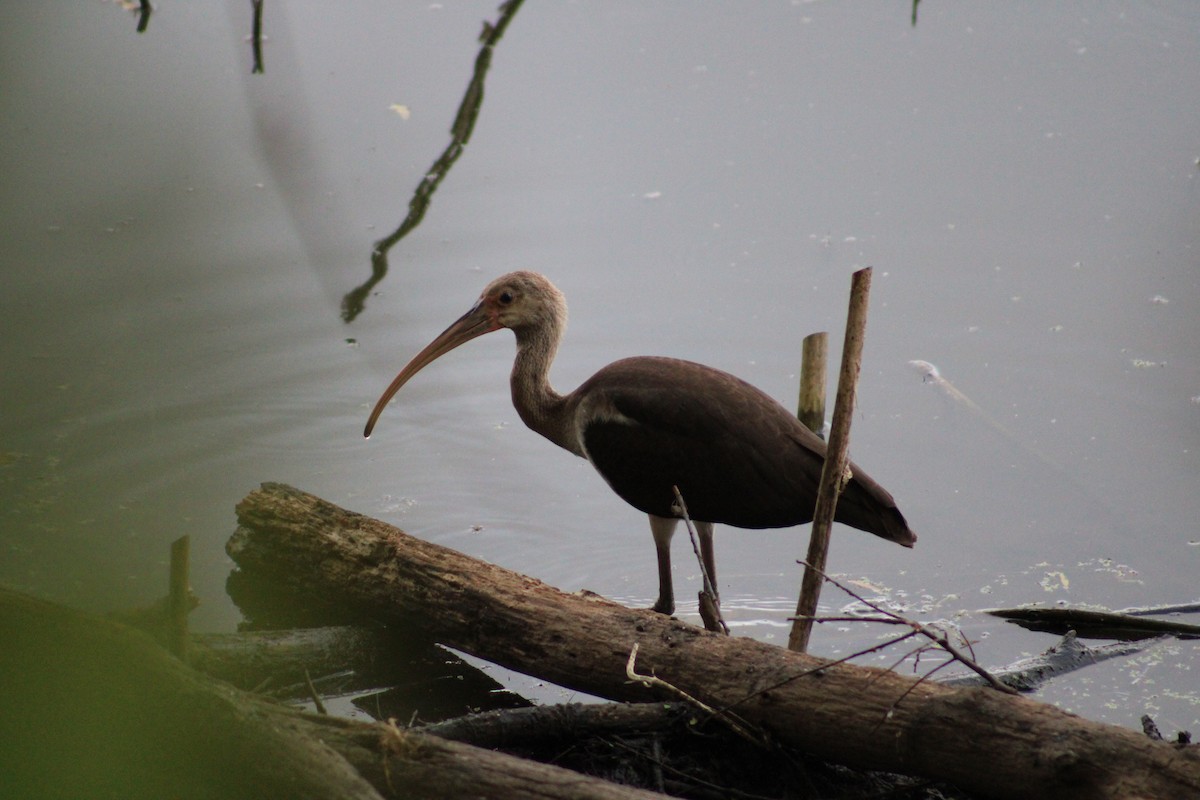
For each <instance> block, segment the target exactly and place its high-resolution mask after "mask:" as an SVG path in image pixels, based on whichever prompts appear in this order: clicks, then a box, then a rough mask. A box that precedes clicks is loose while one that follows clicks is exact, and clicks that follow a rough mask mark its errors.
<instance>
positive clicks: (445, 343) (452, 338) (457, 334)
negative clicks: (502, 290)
mask: <svg viewBox="0 0 1200 800" xmlns="http://www.w3.org/2000/svg"><path fill="white" fill-rule="evenodd" d="M499 328H500V326H499V325H498V324H496V323H495V322H493V321H492V320H491V319H489V315H488V314H487V312H486V311H485V310H484V308H483V303H482V301H481V302H479V303H476V304H475V305H474V306H472V308H471V310H470V311H468V312H467V313H466V314H463V315H462V316H461V317H459V318H458V320H457V321H456V322H455V323H454V324H453V325H451V326H450V327H449V328H446V330H444V331H442V332H441V334H439V335H438V337H437V338H436V339H434V340H433V341H432V342H430V343H429V344H427V345H425V349H424V350H422V351H421V352H419V353H417V354H416V355H415V356H413V359H412V361H410V362H408V365H407V366H405V367H404V369H402V370H400V374H399V375H397V376H396V379H395V380H393V381H392V383H391V385H390V386H388V387H387V389H385V390H384V392H383V394H382V395H381V396H380V398H379V402H377V403H376V404H375V408H374V410H372V411H371V416H370V418H369V419H368V420H367V427H366V428H364V429H363V436H364V437H367V436H370V435H371V431H372V430H373V429H374V428H375V423H376V422H377V421H378V420H379V415H380V414H382V413H383V409H384V408H386V407H387V404H388V402H389V401H390V400H391V399H392V397H393V396H394V395H395V394H396V392H398V391H400V387H402V386H403V385H404V384H406V383H408V380H409V378H411V377H412V376H413V375H416V374H417V373H418V372H420V371H421V370H422V369H423V368H424V367H425V366H427V365H428V364H430V363H431V362H433V361H435V360H437V359H438V358H439V357H440V356H443V355H445V354H446V353H449V352H450V351H451V350H453V349H454V348H456V347H458V346H459V345H460V344H465V343H466V342H469V341H471V340H472V339H474V338H475V337H477V336H482V335H483V334H485V333H491V332H492V331H494V330H499Z"/></svg>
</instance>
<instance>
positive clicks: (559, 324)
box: [363, 272, 917, 614]
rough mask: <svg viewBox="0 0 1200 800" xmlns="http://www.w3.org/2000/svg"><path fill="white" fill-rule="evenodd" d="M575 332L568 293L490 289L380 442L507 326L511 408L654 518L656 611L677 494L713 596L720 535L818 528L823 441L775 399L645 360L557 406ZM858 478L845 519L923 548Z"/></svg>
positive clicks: (514, 285) (702, 369)
mask: <svg viewBox="0 0 1200 800" xmlns="http://www.w3.org/2000/svg"><path fill="white" fill-rule="evenodd" d="M566 324H567V303H566V300H565V299H564V298H563V296H562V293H561V292H559V290H558V289H557V288H556V287H555V286H554V284H552V283H551V282H550V281H549V280H547V279H546V278H545V277H544V276H542V275H539V274H537V273H535V272H512V273H509V274H508V275H504V276H503V277H500V278H497V279H496V280H494V281H492V282H491V283H490V284H488V286H487V288H486V289H484V290H483V294H482V295H480V297H479V300H478V301H476V303H475V305H473V306H472V307H471V310H470V311H468V312H467V313H466V314H464V315H463V316H462V317H460V318H459V319H458V321H457V322H455V323H454V324H453V325H451V326H450V327H449V328H447V329H446V330H445V331H443V332H442V333H441V335H440V336H438V337H437V338H436V339H434V340H433V341H432V342H430V343H429V344H428V345H427V346H426V347H425V349H424V350H422V351H421V352H419V353H417V355H416V356H415V357H414V358H413V360H412V361H410V362H409V363H408V366H406V367H405V368H404V369H402V370H401V371H400V374H399V375H397V376H396V379H395V380H393V381H392V383H391V385H390V386H388V388H387V390H386V391H384V393H383V395H382V396H381V397H380V398H379V402H378V403H376V404H375V408H374V410H373V411H372V412H371V417H370V419H368V420H367V427H366V429H365V430H364V431H363V435H364V436H370V435H371V430H372V429H373V428H374V427H375V422H376V420H378V419H379V415H380V414H381V413H382V412H383V409H384V407H385V406H387V404H388V401H389V400H391V399H392V396H393V395H395V394H396V392H397V391H399V390H400V387H401V386H403V385H404V384H405V383H407V382H408V380H409V379H410V378H411V377H412V376H413V375H415V374H417V372H419V371H420V370H421V369H422V368H423V367H425V366H426V365H427V364H429V363H430V362H432V361H434V360H435V359H437V358H438V357H439V356H441V355H444V354H445V353H448V352H450V351H451V350H453V349H454V348H456V347H458V346H459V345H460V344H463V343H464V342H468V341H470V340H471V339H474V338H476V337H477V336H482V335H483V334H485V333H490V332H492V331H496V330H500V329H501V328H509V329H510V330H512V332H513V333H514V334H516V337H517V357H516V360H515V361H514V362H513V369H512V376H511V381H510V382H511V386H512V399H513V405H514V406H516V409H517V413H518V414H520V416H521V419H522V420H523V421H524V422H525V424H526V425H527V426H529V427H530V428H532V429H533V430H534V431H537V432H538V433H540V434H541V435H542V436H545V437H546V438H547V439H549V440H550V441H552V442H554V443H555V444H556V445H558V446H559V447H561V448H563V449H565V450H569V451H571V452H572V453H574V454H575V455H577V456H580V457H582V458H586V459H587V460H588V461H590V462H592V466H594V467H595V468H596V470H597V471H599V473H600V474H601V475H602V476H603V477H604V479H605V480H606V481H608V484H609V486H611V487H612V488H613V491H615V492H616V493H617V494H618V495H620V496H621V497H622V498H623V499H624V500H625V501H626V502H627V503H629V504H630V505H632V506H633V507H634V508H637V509H638V510H640V511H643V512H645V513H646V514H649V515H650V530H651V533H652V534H653V536H654V544H655V548H656V549H657V551H658V601H657V602H655V604H654V610H655V611H659V612H662V613H664V614H670V613H672V612H673V611H674V610H675V597H674V590H673V588H672V584H671V555H670V543H671V535H672V533H674V530H675V526H676V524H677V523H678V521H679V513H678V511H677V510H676V507H675V494H674V490H673V488H672V487H674V486H678V487H679V491H680V494H681V495H682V496H683V499H684V502H685V503H687V506H688V512H689V516H690V517H691V518H692V520H693V521H694V522H695V523H696V529H697V532H698V533H699V536H700V545H701V555H702V557H703V559H704V567H705V569H706V570H707V571H708V574H709V578H710V580H711V581H712V585H713V586H714V587H715V586H716V585H717V584H716V568H715V566H716V565H715V559H714V556H713V541H712V526H713V523H717V522H721V523H725V524H728V525H733V526H735V527H738V528H782V527H787V526H790V525H800V524H803V523H805V522H810V521H811V520H812V517H813V506H814V504H815V502H816V495H817V483H818V481H819V480H820V476H821V468H822V466H823V464H824V461H825V443H824V442H823V441H822V440H821V439H820V438H819V437H818V436H816V435H815V434H814V433H812V432H811V431H810V430H809V429H808V428H806V427H805V426H804V425H802V424H801V423H800V422H799V421H798V420H797V419H796V417H795V416H794V415H792V414H791V413H789V412H788V411H787V410H786V409H784V408H783V406H781V405H779V403H777V402H775V401H774V400H773V399H771V398H770V397H769V396H767V395H766V394H765V393H763V392H761V391H759V390H758V389H756V388H755V387H753V386H751V385H750V384H748V383H746V382H745V381H742V380H740V379H739V378H735V377H734V376H732V375H730V374H728V373H725V372H721V371H720V370H716V369H713V368H712V367H706V366H703V365H701V364H696V363H693V362H691V361H681V360H678V359H673V358H657V357H650V356H642V357H637V358H626V359H623V360H621V361H617V362H615V363H612V364H609V365H608V366H607V367H604V368H603V369H601V370H600V371H599V372H597V373H596V374H595V375H593V376H592V377H591V378H589V379H588V380H587V381H586V382H585V383H584V384H583V385H582V386H580V387H579V388H578V389H576V390H575V391H573V392H571V393H570V394H567V395H560V394H559V393H558V392H556V391H554V389H553V388H552V387H551V386H550V380H549V377H548V374H549V372H550V363H551V362H552V361H553V360H554V354H555V353H556V352H557V350H558V344H559V341H560V340H561V339H562V335H563V330H564V329H565V328H566ZM851 470H852V473H853V477H852V478H851V480H850V481H849V483H848V484H847V485H846V488H845V490H844V491H843V493H842V495H841V498H840V500H839V501H838V505H837V515H836V519H837V521H838V522H842V523H845V524H847V525H850V526H852V527H855V528H858V529H860V530H864V531H867V532H868V533H873V534H875V535H876V536H880V537H882V538H884V539H889V540H891V541H893V542H896V543H897V544H901V545H904V546H905V547H912V546H913V544H914V543H915V542H916V540H917V537H916V534H914V533H913V532H912V531H911V530H909V527H908V523H907V522H905V520H904V516H903V515H902V514H901V513H900V511H899V509H897V508H896V502H895V501H894V500H893V499H892V496H891V495H890V494H888V493H887V491H885V490H884V488H883V487H882V486H880V485H879V484H877V483H876V482H875V481H873V480H871V478H869V477H868V476H867V474H866V473H865V472H863V471H862V470H861V469H859V468H858V467H857V466H855V465H853V464H851Z"/></svg>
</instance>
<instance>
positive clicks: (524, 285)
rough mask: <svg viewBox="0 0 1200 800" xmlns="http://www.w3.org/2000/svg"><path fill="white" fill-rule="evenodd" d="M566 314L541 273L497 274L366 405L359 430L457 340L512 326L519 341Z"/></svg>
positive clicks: (554, 329) (553, 330) (557, 324)
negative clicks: (367, 412) (369, 407)
mask: <svg viewBox="0 0 1200 800" xmlns="http://www.w3.org/2000/svg"><path fill="white" fill-rule="evenodd" d="M566 320H567V302H566V300H565V299H564V298H563V296H562V292H560V291H559V290H558V288H557V287H556V286H555V285H554V284H553V283H551V282H550V281H549V280H548V279H547V278H546V277H545V276H544V275H539V274H538V273H536V272H525V271H522V272H510V273H508V274H507V275H502V276H501V277H499V278H497V279H496V280H494V281H492V282H491V283H489V284H488V285H487V288H485V289H484V290H483V294H481V295H480V296H479V299H478V300H476V301H475V305H473V306H471V309H470V310H469V311H468V312H467V313H466V314H463V315H462V316H461V317H459V318H458V320H456V321H455V322H454V324H453V325H451V326H450V327H449V328H446V330H444V331H442V332H441V334H439V335H438V337H437V338H436V339H434V340H433V341H432V342H430V343H429V344H427V345H426V346H425V349H423V350H422V351H421V352H419V353H417V354H416V355H415V356H413V359H412V361H410V362H408V365H407V366H405V367H404V369H402V370H400V374H399V375H397V376H396V378H395V380H393V381H392V383H391V385H390V386H388V388H387V389H385V390H384V392H383V394H382V395H381V396H380V398H379V401H378V402H377V403H376V404H375V408H374V410H372V411H371V416H370V418H369V419H368V420H367V427H366V428H365V429H364V430H363V436H370V435H371V430H372V429H373V428H374V427H375V423H376V421H377V420H378V419H379V415H380V414H382V413H383V409H384V408H385V407H386V406H387V404H388V402H389V401H390V400H391V399H392V397H393V396H394V395H395V394H396V392H398V391H400V387H402V386H403V385H404V384H406V383H408V381H409V379H410V378H412V376H413V375H416V374H417V373H418V372H420V371H421V369H423V368H424V367H425V366H427V365H428V364H430V363H431V362H433V361H435V360H437V359H438V358H439V357H441V356H443V355H445V354H446V353H449V352H450V351H451V350H453V349H454V348H456V347H458V346H459V345H461V344H465V343H466V342H469V341H471V340H472V339H474V338H476V337H478V336H482V335H484V334H485V333H491V332H492V331H498V330H500V329H501V328H510V329H512V331H513V332H514V333H516V334H517V340H518V342H520V341H522V340H523V339H524V338H525V337H526V336H529V335H532V333H533V332H535V331H544V332H547V333H549V334H550V335H553V336H557V335H558V332H560V331H561V330H562V328H563V326H564V325H565V324H566Z"/></svg>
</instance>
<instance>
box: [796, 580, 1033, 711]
mask: <svg viewBox="0 0 1200 800" xmlns="http://www.w3.org/2000/svg"><path fill="white" fill-rule="evenodd" d="M804 566H805V567H808V568H809V569H813V570H815V571H816V572H818V573H819V574H820V575H821V577H822V578H823V579H824V580H827V581H829V582H830V583H832V584H833V585H834V586H836V587H838V588H839V589H841V590H842V591H843V592H845V593H846V594H848V595H850V596H851V597H853V598H854V599H855V600H857V601H858V602H860V603H862V604H863V605H865V606H867V607H868V608H870V609H871V610H873V611H877V612H879V613H880V614H883V615H884V616H886V617H891V618H892V619H895V620H898V621H901V622H903V623H904V624H905V625H908V626H909V627H911V628H912V629H913V630H914V631H915V632H917V633H919V634H920V635H922V636H924V637H925V638H926V639H929V640H930V641H932V642H933V643H934V644H936V645H937V646H938V647H940V648H942V649H943V650H945V651H946V652H947V653H949V654H950V655H951V657H952V658H953V659H954V660H955V661H958V662H959V663H960V664H962V665H963V666H965V667H966V668H967V669H969V670H971V671H972V672H974V673H976V674H977V675H979V676H980V677H981V678H983V679H984V680H985V681H987V682H988V685H989V686H991V687H992V688H993V689H997V690H998V691H1001V692H1004V693H1005V694H1019V692H1018V691H1017V690H1016V689H1014V688H1012V687H1011V686H1008V685H1007V684H1004V683H1001V682H1000V681H998V680H996V678H995V677H993V676H992V674H991V673H990V672H988V671H987V670H986V669H984V668H983V667H981V666H979V664H977V663H975V661H974V660H972V659H971V657H970V656H968V655H966V654H965V653H963V652H962V651H961V650H959V649H958V647H956V646H955V645H953V644H951V643H950V638H949V637H948V636H947V635H946V634H945V632H943V631H939V630H938V629H937V628H934V627H932V626H929V625H924V624H922V623H920V622H916V621H915V620H910V619H907V618H905V617H903V616H901V615H900V614H897V613H896V612H894V611H890V610H889V609H886V608H884V607H882V606H880V605H878V604H877V603H872V602H871V601H870V600H867V599H866V598H865V597H863V596H862V595H860V594H858V593H857V592H855V591H854V590H853V589H851V588H850V587H849V586H846V585H845V584H843V583H842V582H841V581H839V580H838V579H837V578H834V577H832V576H830V575H828V574H826V573H825V572H823V571H821V570H820V569H818V568H816V567H813V566H812V565H810V564H807V563H806V564H805V565H804ZM818 621H819V620H818Z"/></svg>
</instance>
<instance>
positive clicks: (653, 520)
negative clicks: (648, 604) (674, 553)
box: [650, 514, 711, 615]
mask: <svg viewBox="0 0 1200 800" xmlns="http://www.w3.org/2000/svg"><path fill="white" fill-rule="evenodd" d="M678 524H679V520H678V519H673V518H670V517H656V516H654V515H653V514H651V515H650V533H651V534H653V536H654V549H655V550H656V551H657V552H658V600H657V601H656V602H655V603H654V610H655V611H657V612H658V613H660V614H668V615H669V614H673V613H674V612H675V589H674V587H673V586H672V584H671V536H672V535H673V534H674V533H675V526H676V525H678ZM710 533H711V531H710Z"/></svg>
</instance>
